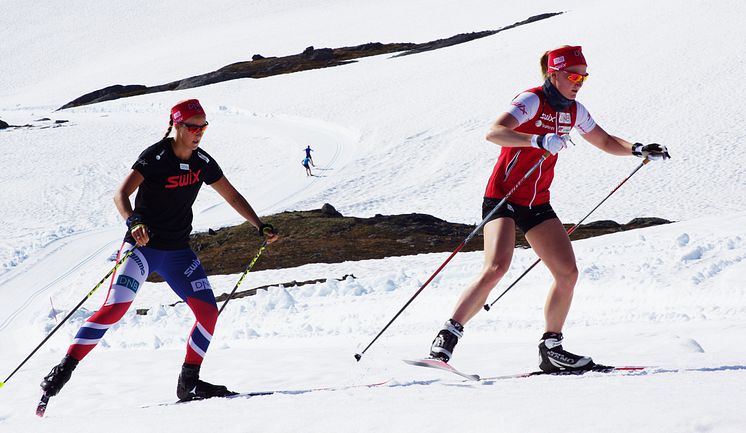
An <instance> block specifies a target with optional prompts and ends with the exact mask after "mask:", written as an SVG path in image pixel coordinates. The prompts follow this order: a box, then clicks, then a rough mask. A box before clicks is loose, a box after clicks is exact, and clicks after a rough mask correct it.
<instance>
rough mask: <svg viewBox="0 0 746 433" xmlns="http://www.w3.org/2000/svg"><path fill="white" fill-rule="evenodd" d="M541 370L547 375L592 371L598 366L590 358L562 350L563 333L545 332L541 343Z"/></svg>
mask: <svg viewBox="0 0 746 433" xmlns="http://www.w3.org/2000/svg"><path fill="white" fill-rule="evenodd" d="M539 356H540V357H541V362H540V364H539V368H540V369H541V371H543V372H545V373H556V372H560V371H579V370H590V369H592V368H593V367H594V366H595V365H596V364H595V363H594V362H593V359H591V358H590V357H589V356H580V355H575V354H573V353H570V352H568V351H566V350H564V349H563V348H562V333H561V332H559V333H558V332H545V333H544V335H543V336H542V337H541V342H540V343H539Z"/></svg>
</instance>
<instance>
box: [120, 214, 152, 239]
mask: <svg viewBox="0 0 746 433" xmlns="http://www.w3.org/2000/svg"><path fill="white" fill-rule="evenodd" d="M125 223H126V224H127V231H129V232H130V233H132V230H134V229H136V228H138V227H140V226H142V227H145V230H147V231H148V234H150V229H149V228H148V226H147V225H146V224H145V221H143V219H142V215H140V214H137V213H134V212H133V213H132V215H130V216H129V217H128V218H127V221H126V222H125Z"/></svg>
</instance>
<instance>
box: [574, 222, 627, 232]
mask: <svg viewBox="0 0 746 433" xmlns="http://www.w3.org/2000/svg"><path fill="white" fill-rule="evenodd" d="M583 227H585V228H588V229H618V230H621V229H622V226H621V224H619V223H618V222H616V221H611V220H601V221H593V222H590V223H588V224H583Z"/></svg>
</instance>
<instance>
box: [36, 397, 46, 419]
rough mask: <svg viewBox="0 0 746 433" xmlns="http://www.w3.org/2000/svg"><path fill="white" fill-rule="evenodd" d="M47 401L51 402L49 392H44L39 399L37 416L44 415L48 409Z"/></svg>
mask: <svg viewBox="0 0 746 433" xmlns="http://www.w3.org/2000/svg"><path fill="white" fill-rule="evenodd" d="M47 403H49V396H48V395H47V393H44V394H42V395H41V399H39V404H38V405H36V416H39V417H42V416H44V412H46V411H47Z"/></svg>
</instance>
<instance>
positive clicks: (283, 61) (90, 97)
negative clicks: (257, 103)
mask: <svg viewBox="0 0 746 433" xmlns="http://www.w3.org/2000/svg"><path fill="white" fill-rule="evenodd" d="M561 13H562V12H559V13H548V14H541V15H536V16H533V17H530V18H528V19H526V20H523V21H519V22H517V23H514V24H511V25H509V26H506V27H503V28H501V29H498V30H486V31H481V32H474V33H464V34H459V35H456V36H452V37H450V38H445V39H438V40H436V41H432V42H425V43H422V44H415V43H386V44H383V43H381V42H370V43H366V44H362V45H357V46H353V47H341V48H333V49H332V48H320V49H315V48H314V47H313V46H309V47H307V48H306V49H305V50H303V52H302V53H301V54H294V55H290V56H284V57H266V58H265V57H263V56H261V55H260V54H254V55H253V56H252V60H251V61H243V62H237V63H233V64H230V65H227V66H224V67H222V68H220V69H218V70H215V71H212V72H207V73H205V74H201V75H196V76H194V77H189V78H184V79H180V80H177V81H172V82H170V83H166V84H161V85H156V86H152V87H147V86H143V85H138V84H130V85H120V84H117V85H113V86H109V87H105V88H103V89H99V90H96V91H94V92H91V93H88V94H85V95H83V96H81V97H79V98H77V99H75V100H73V101H70V102H68V103H67V104H65V105H63V106H62V107H60V110H61V109H65V108H71V107H79V106H81V105H88V104H94V103H97V102H103V101H110V100H113V99H119V98H124V97H129V96H136V95H143V94H147V93H156V92H165V91H170V90H181V89H189V88H193V87H199V86H206V85H208V84H214V83H219V82H222V81H228V80H235V79H239V78H264V77H270V76H273V75H279V74H289V73H293V72H299V71H305V70H309V69H318V68H327V67H331V66H340V65H344V64H347V63H350V62H351V61H353V59H357V58H361V57H367V56H376V55H381V54H390V53H402V52H403V54H415V53H420V52H423V51H430V50H435V49H438V48H443V47H448V46H451V45H455V44H460V43H464V42H468V41H471V40H474V39H477V38H483V37H485V36H490V35H493V34H495V33H498V32H501V31H504V30H507V29H510V28H513V27H517V26H520V25H524V24H528V23H531V22H534V21H538V20H541V19H546V18H550V17H553V16H555V15H559V14H561Z"/></svg>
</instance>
